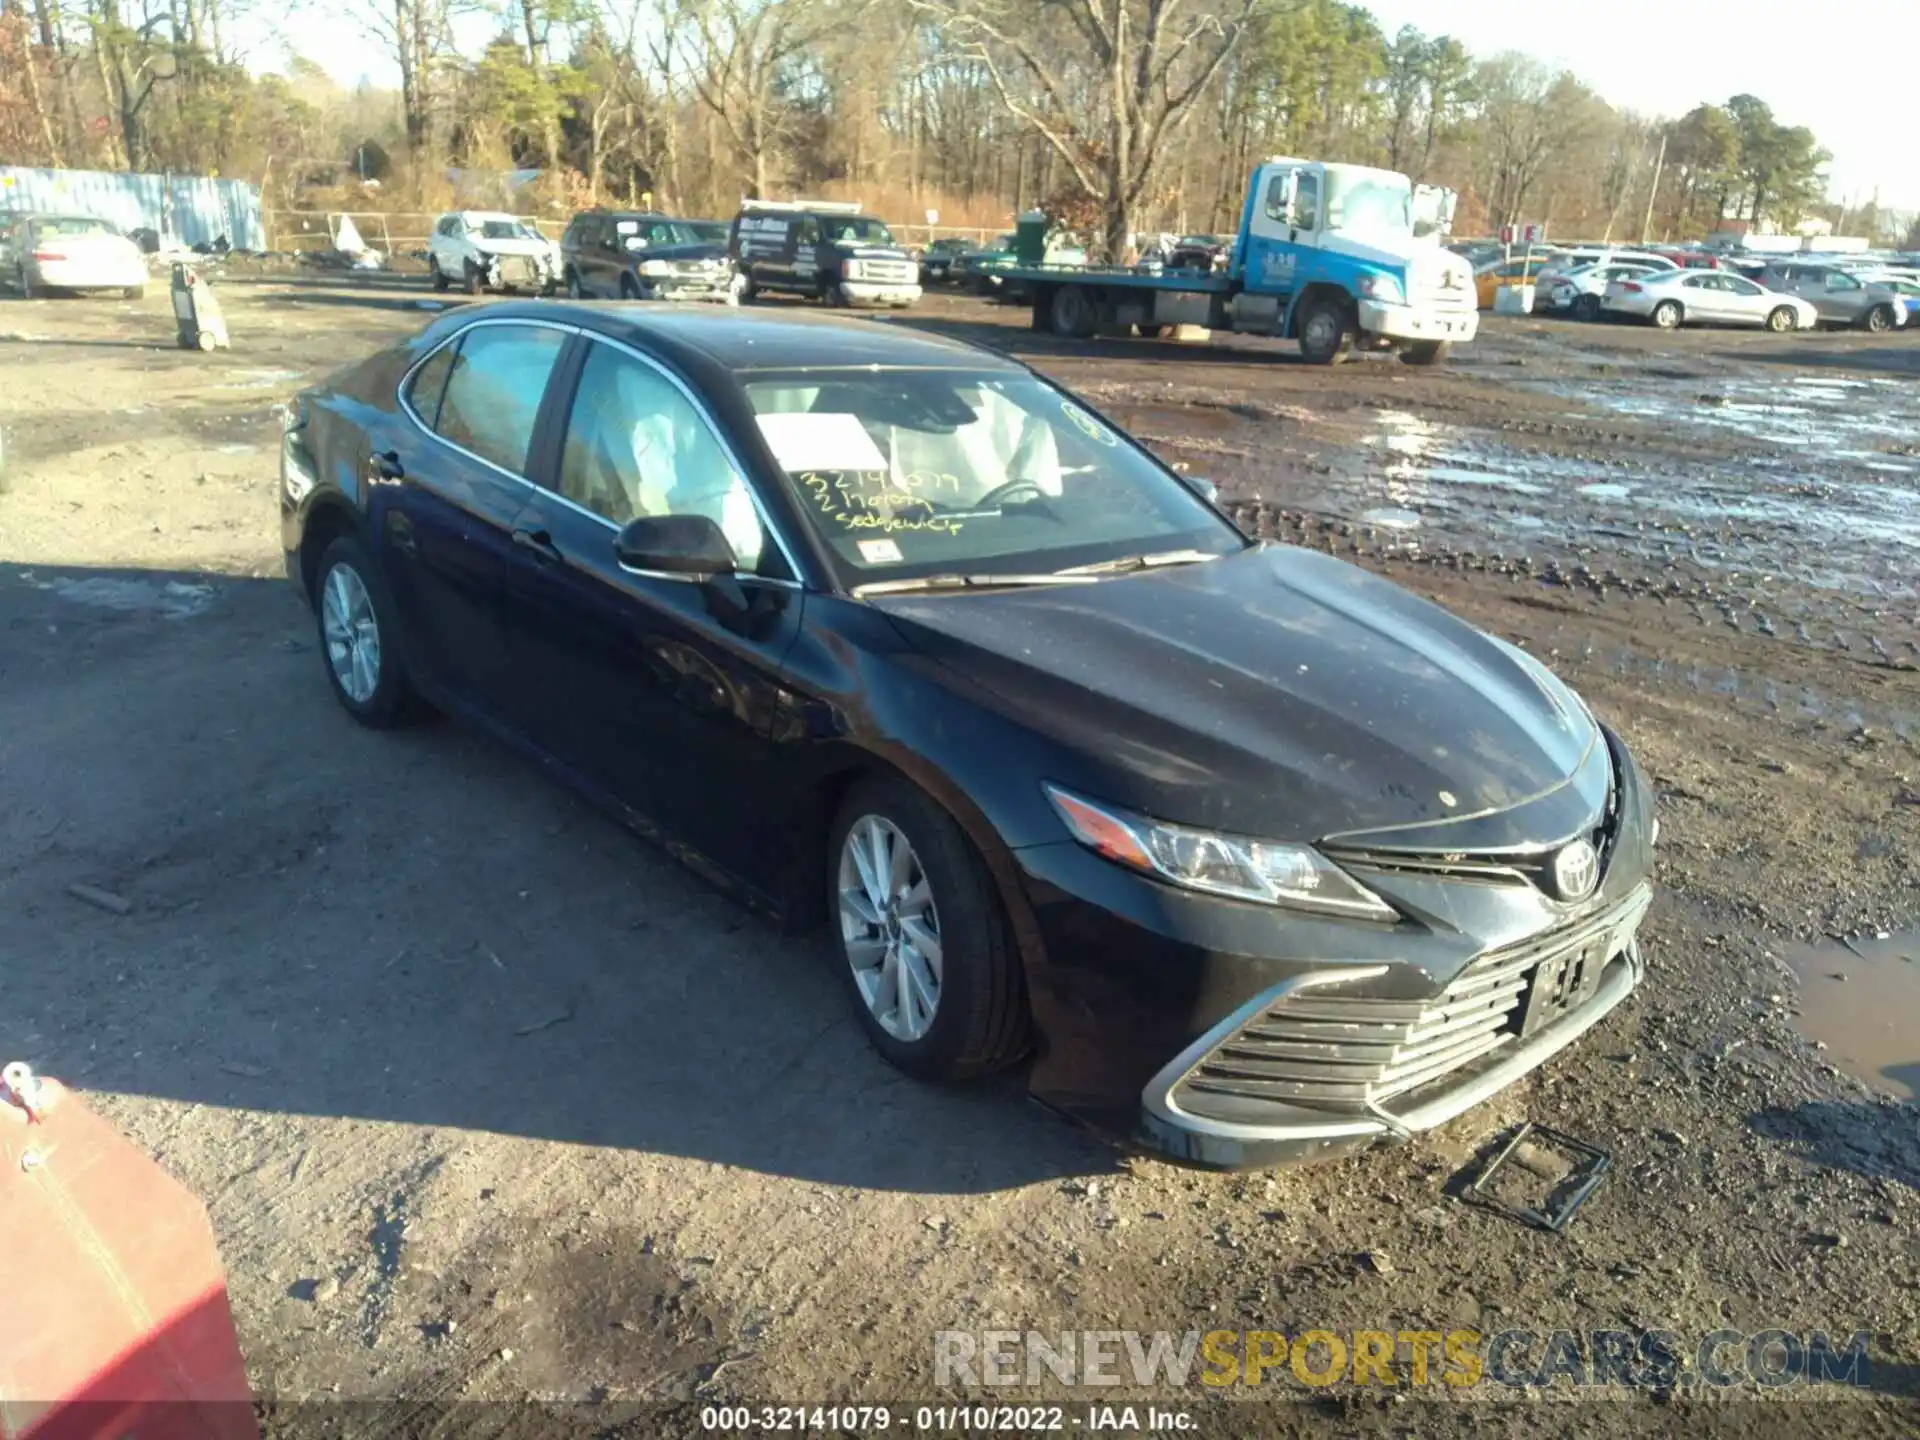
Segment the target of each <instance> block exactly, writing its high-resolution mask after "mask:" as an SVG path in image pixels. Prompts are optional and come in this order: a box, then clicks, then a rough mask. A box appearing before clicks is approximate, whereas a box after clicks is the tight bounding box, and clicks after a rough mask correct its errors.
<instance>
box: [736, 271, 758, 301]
mask: <svg viewBox="0 0 1920 1440" xmlns="http://www.w3.org/2000/svg"><path fill="white" fill-rule="evenodd" d="M759 298H760V287H759V286H758V285H756V284H755V283H754V280H753V272H752V271H751V270H743V271H742V272H741V275H740V303H741V304H742V305H751V304H753V302H754V301H756V300H758V299H759Z"/></svg>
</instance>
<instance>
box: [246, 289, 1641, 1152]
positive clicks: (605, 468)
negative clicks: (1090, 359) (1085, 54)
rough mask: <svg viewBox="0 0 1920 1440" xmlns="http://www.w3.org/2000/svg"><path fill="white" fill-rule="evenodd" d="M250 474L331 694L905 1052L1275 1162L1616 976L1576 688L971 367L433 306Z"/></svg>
mask: <svg viewBox="0 0 1920 1440" xmlns="http://www.w3.org/2000/svg"><path fill="white" fill-rule="evenodd" d="M281 459H282V465H281V492H280V506H281V521H282V527H283V541H284V548H285V550H286V563H287V572H288V574H289V576H290V577H291V579H292V581H293V583H294V584H295V585H296V586H297V587H298V589H299V591H300V593H301V595H302V596H303V597H304V598H305V599H306V600H307V601H308V602H309V603H310V604H311V606H312V608H313V611H314V613H315V616H316V625H317V628H318V635H319V641H320V646H319V653H320V656H321V658H322V660H323V662H324V664H323V669H324V675H325V679H326V683H327V684H328V685H329V686H330V687H331V689H332V691H333V693H334V695H335V697H336V698H337V700H338V701H339V703H340V705H341V706H343V707H344V708H345V710H346V711H347V713H348V714H349V715H351V716H352V717H353V718H354V719H355V720H357V721H359V722H361V723H362V724H365V725H369V726H376V727H377V726H389V725H394V724H397V723H400V722H402V721H403V720H405V719H407V718H408V717H409V716H411V715H414V714H416V713H418V712H419V711H420V710H421V709H422V708H423V707H432V708H437V709H440V710H443V711H447V712H450V713H453V714H455V715H458V716H460V717H462V718H463V719H465V720H467V721H468V722H470V723H473V724H476V725H479V726H481V727H484V728H485V729H487V730H490V731H492V732H494V733H496V734H497V735H499V736H501V737H502V738H503V739H505V740H506V741H507V742H508V743H510V744H512V745H514V746H516V747H518V748H520V749H522V750H523V751H525V752H527V753H528V754H530V755H532V756H535V757H537V758H538V759H539V760H540V761H541V762H542V763H543V764H545V765H546V766H547V767H548V768H550V769H551V770H553V771H554V772H556V773H557V774H559V775H560V776H562V777H564V778H565V779H566V780H567V781H568V782H569V783H571V784H572V785H574V786H576V787H577V788H578V789H580V790H581V791H583V792H585V793H586V794H587V795H588V796H590V797H591V798H592V799H594V800H595V801H597V802H599V803H600V804H602V805H604V806H605V807H606V808H608V809H609V810H610V811H612V812H613V813H614V814H615V815H617V816H618V817H620V818H621V819H622V820H624V821H625V822H626V823H627V824H629V825H631V826H632V827H633V828H634V829H636V830H638V831H640V832H641V833H643V834H646V835H648V836H651V837H655V838H657V839H660V840H662V841H663V842H665V843H666V844H667V845H668V846H669V848H670V849H671V850H672V852H673V853H674V854H676V855H678V856H680V857H681V858H683V859H685V860H686V861H688V862H689V863H690V864H692V865H693V866H694V867H695V868H696V869H697V870H698V871H699V872H700V873H701V874H703V875H705V876H708V877H710V878H712V879H715V880H717V881H719V882H721V883H723V884H724V885H726V886H727V887H729V888H730V889H732V890H733V891H735V892H736V893H737V894H739V895H740V896H741V897H743V898H744V899H746V900H747V901H749V902H751V903H754V904H757V905H759V906H761V907H763V908H765V909H766V910H769V911H771V912H773V913H774V914H775V915H776V916H778V917H780V918H781V919H782V920H783V921H784V922H785V923H787V924H788V925H790V926H793V927H795V928H796V929H806V928H811V927H824V928H825V929H826V930H827V932H828V933H829V935H830V936H831V940H832V944H833V948H834V951H835V960H834V964H835V968H836V969H837V971H838V973H839V975H840V976H841V978H842V980H843V981H844V984H845V988H846V992H847V996H848V999H849V1001H850V1003H851V1005H852V1007H853V1010H854V1012H855V1013H856V1014H857V1015H858V1017H859V1019H860V1022H861V1024H862V1025H863V1026H864V1028H865V1030H866V1033H867V1035H868V1037H869V1038H870V1039H871V1041H872V1043H873V1045H874V1046H875V1047H876V1048H877V1049H878V1050H879V1051H880V1053H881V1054H882V1055H884V1056H885V1057H886V1059H887V1060H889V1061H891V1062H892V1063H893V1064H895V1065H897V1066H899V1067H900V1068H901V1069H902V1070H905V1071H907V1072H909V1073H911V1074H913V1075H916V1076H920V1077H924V1078H926V1079H929V1080H952V1079H958V1078H961V1077H965V1076H969V1075H975V1074H979V1073H981V1072H985V1071H989V1070H994V1069H997V1068H1000V1067H1004V1066H1009V1065H1013V1064H1016V1063H1024V1064H1025V1065H1026V1066H1027V1074H1028V1084H1029V1086H1030V1088H1031V1089H1032V1091H1033V1092H1034V1094H1035V1095H1036V1096H1037V1097H1039V1098H1040V1099H1042V1100H1044V1101H1046V1102H1048V1103H1050V1104H1052V1105H1054V1106H1055V1107H1057V1108H1059V1109H1062V1110H1065V1111H1067V1112H1069V1113H1072V1114H1074V1115H1077V1116H1079V1117H1081V1118H1083V1119H1085V1120H1087V1121H1089V1122H1091V1123H1095V1124H1097V1125H1100V1126H1103V1127H1106V1128H1108V1129H1110V1130H1111V1129H1114V1128H1118V1129H1120V1130H1122V1131H1124V1132H1125V1133H1127V1134H1129V1135H1130V1136H1132V1137H1133V1138H1135V1139H1137V1140H1139V1141H1142V1142H1144V1143H1146V1144H1149V1145H1151V1146H1153V1147H1155V1148H1157V1149H1159V1150H1161V1151H1163V1152H1166V1153H1169V1154H1172V1155H1175V1156H1178V1157H1181V1158H1185V1159H1188V1160H1192V1161H1196V1162H1199V1163H1203V1164H1214V1165H1228V1166H1243V1165H1261V1164H1270V1163H1275V1162H1279V1161H1283V1160H1293V1159H1304V1158H1312V1157H1315V1156H1323V1155H1329V1154H1335V1153H1339V1152H1342V1151H1346V1150H1351V1149H1354V1148H1357V1147H1360V1146H1364V1145H1368V1144H1371V1143H1374V1142H1376V1141H1380V1140H1391V1139H1404V1138H1406V1137H1408V1136H1410V1135H1412V1134H1415V1133H1417V1132H1419V1131H1422V1130H1425V1129H1428V1128H1430V1127H1432V1126H1434V1125H1438V1124H1440V1123H1442V1122H1444V1121H1446V1120H1448V1119H1449V1118H1451V1117H1452V1116H1454V1115H1457V1114H1459V1113H1460V1112H1461V1111H1463V1110H1465V1109H1467V1108H1468V1107H1469V1106H1471V1105H1473V1104H1475V1103H1476V1102H1478V1101H1480V1100H1482V1099H1484V1098H1485V1097H1487V1096H1488V1095H1490V1094H1492V1093H1493V1092H1495V1091H1496V1090H1498V1089H1500V1088H1501V1087H1503V1086H1505V1085H1507V1084H1509V1083H1511V1082H1512V1081H1514V1080H1516V1079H1517V1078H1518V1077H1520V1076H1522V1075H1524V1074H1526V1073H1527V1072H1528V1071H1530V1070H1532V1069H1533V1068H1534V1067H1536V1066H1538V1065H1540V1064H1541V1063H1542V1062H1544V1061H1546V1060H1547V1059H1548V1058H1549V1057H1550V1056H1552V1055H1554V1054H1555V1053H1556V1052H1557V1051H1559V1050H1560V1049H1562V1048H1563V1047H1565V1046H1566V1045H1567V1044H1568V1043H1569V1042H1571V1041H1573V1040H1574V1039H1575V1038H1576V1037H1578V1036H1579V1035H1580V1034H1582V1033H1583V1032H1584V1031H1586V1030H1587V1029H1588V1028H1589V1027H1590V1026H1592V1025H1593V1024H1595V1022H1597V1021H1598V1020H1600V1019H1601V1017H1602V1016H1604V1015H1605V1014H1606V1013H1607V1012H1608V1011H1609V1010H1611V1009H1612V1008H1613V1007H1614V1006H1615V1005H1617V1004H1618V1003H1619V1002H1620V1001H1621V999H1622V998H1623V997H1624V996H1626V995H1627V994H1628V992H1629V991H1630V990H1631V989H1632V988H1633V987H1634V985H1635V984H1636V983H1637V982H1638V981H1639V980H1640V979H1641V977H1642V974H1643V970H1644V966H1643V962H1642V958H1641V953H1640V949H1639V945H1638V942H1637V939H1636V936H1637V933H1638V930H1639V926H1640V922H1641V918H1642V916H1643V915H1644V914H1645V912H1646V909H1647V906H1648V903H1649V899H1650V895H1651V886H1650V881H1649V876H1650V872H1651V869H1652V857H1653V841H1654V835H1655V822H1654V819H1653V816H1652V799H1651V795H1650V793H1649V790H1648V787H1647V785H1646V782H1645V781H1644V779H1643V778H1642V776H1641V774H1640V771H1639V770H1638V768H1637V767H1636V765H1635V763H1634V761H1633V759H1632V757H1631V756H1630V755H1629V753H1628V751H1627V749H1626V747H1625V746H1624V745H1623V744H1622V743H1621V741H1620V738H1619V737H1618V736H1617V735H1615V734H1614V733H1612V732H1611V731H1610V730H1609V729H1608V728H1607V727H1606V726H1605V725H1603V724H1602V723H1601V722H1600V721H1599V720H1597V719H1596V718H1595V717H1594V715H1593V712H1592V711H1591V710H1590V709H1589V708H1588V707H1587V706H1586V704H1585V703H1583V702H1582V700H1581V699H1580V698H1579V697H1578V696H1577V695H1575V694H1574V693H1573V692H1572V691H1571V690H1570V689H1568V687H1567V686H1566V685H1564V684H1562V683H1561V682H1560V680H1558V679H1557V678H1556V677H1555V676H1554V675H1553V673H1552V672H1551V671H1550V670H1549V669H1548V668H1547V667H1546V666H1544V665H1542V664H1541V663H1540V662H1539V661H1538V660H1536V659H1535V658H1534V657H1532V656H1531V655H1529V654H1527V653H1526V652H1525V651H1523V650H1521V649H1518V648H1516V647H1514V646H1512V645H1509V644H1507V643H1505V642H1503V641H1501V640H1499V639H1496V638H1494V637H1493V636H1490V635H1487V634H1485V633H1483V632H1481V631H1479V630H1476V629H1474V628H1473V627H1472V626H1470V625H1467V624H1465V623H1463V622H1462V621H1460V620H1458V619H1456V618H1455V617H1454V616H1452V615H1450V614H1449V613H1447V612H1446V611H1445V610H1443V609H1440V608H1438V607H1437V606H1435V605H1433V604H1430V603H1429V602H1427V601H1425V600H1422V599H1420V598H1418V597H1416V596H1414V595H1412V594H1410V593H1408V592H1407V591H1405V590H1402V589H1399V588H1397V587H1395V586H1394V585H1391V584H1389V583H1387V582H1386V581H1384V580H1381V579H1379V578H1376V577H1374V576H1372V575H1370V574H1368V573H1367V572H1365V571H1363V570H1361V569H1358V568H1356V567H1354V566H1351V565H1347V564H1344V563H1342V562H1340V561H1338V560H1335V559H1333V558H1331V557H1330V556H1327V555H1323V554H1320V553H1318V552H1316V551H1311V550H1302V549H1296V548H1292V547H1289V546H1285V545H1278V544H1271V543H1262V542H1258V541H1253V540H1249V539H1248V538H1247V537H1245V536H1244V535H1243V534H1241V533H1240V531H1239V530H1237V529H1236V528H1235V526H1234V525H1233V524H1232V523H1231V521H1230V520H1229V519H1228V518H1227V517H1226V516H1225V515H1224V514H1223V513H1222V512H1221V511H1220V510H1219V509H1218V508H1216V506H1215V505H1214V504H1213V502H1212V498H1211V496H1210V494H1209V493H1207V487H1206V486H1205V485H1204V484H1201V483H1197V482H1194V483H1190V482H1188V481H1186V480H1184V479H1183V478H1182V477H1181V476H1179V475H1177V474H1175V473H1174V472H1173V471H1171V470H1170V469H1168V468H1167V467H1166V466H1165V465H1163V464H1161V463H1160V462H1159V461H1158V460H1157V459H1155V458H1154V456H1153V455H1152V454H1150V453H1149V452H1148V451H1147V450H1145V449H1144V448H1143V447H1142V446H1140V445H1139V444H1138V443H1137V442H1135V441H1134V440H1133V439H1131V438H1130V437H1129V436H1127V435H1126V434H1125V433H1124V432H1123V431H1122V430H1120V429H1119V428H1118V427H1117V426H1115V425H1113V424H1112V423H1111V422H1109V421H1108V420H1107V419H1105V418H1104V417H1102V416H1101V415H1100V413H1099V412H1098V411H1097V410H1096V409H1095V408H1094V407H1092V406H1090V405H1088V404H1086V403H1085V402H1084V401H1082V400H1080V399H1078V398H1076V397H1075V396H1073V395H1072V394H1070V393H1068V392H1066V391H1065V390H1062V389H1061V388H1060V387H1058V386H1056V385H1054V384H1053V383H1051V382H1050V381H1048V380H1046V379H1043V378H1041V377H1040V376H1038V375H1036V374H1035V373H1034V372H1032V371H1031V370H1029V369H1027V368H1025V367H1024V366H1022V365H1020V364H1018V363H1015V362H1014V361H1012V360H1009V359H1006V358H1003V357H1001V356H999V355H996V354H993V353H990V352H987V351H984V350H980V349H976V348H974V347H971V346H967V345H963V344H960V343H957V342H954V341H949V340H945V339H940V338H935V337H932V336H929V335H926V334H923V333H920V332H917V331H914V330H912V329H909V328H906V327H904V326H898V325H889V324H879V323H874V322H869V321H862V320H851V319H843V318H831V317H825V316H822V317H814V316H794V315H781V314H774V313H759V312H738V313H734V312H725V313H718V314H716V313H714V312H712V311H711V310H707V311H701V310H697V309H693V310H689V309H684V308H680V307H675V306H647V307H638V306H619V305H608V306H597V305H567V306H563V307H562V306H555V305H552V304H543V303H537V302H519V303H505V304H500V305H493V306H488V307H485V308H479V307H475V308H467V309H463V310H459V311H455V312H452V313H449V314H447V315H445V316H442V317H441V318H439V319H438V320H436V321H435V322H433V323H432V324H431V325H429V326H428V327H427V328H426V329H425V330H424V331H422V332H421V333H420V334H419V335H417V336H415V337H414V338H412V339H410V340H407V341H405V342H403V343H400V344H397V345H394V346H393V347H391V348H390V349H387V350H385V351H382V352H380V353H379V354H376V355H374V356H372V357H371V358H369V359H367V360H366V361H364V362H362V363H360V364H358V365H356V366H354V367H352V368H350V369H348V370H346V371H344V372H343V373H341V374H339V375H336V376H334V377H333V378H332V379H330V380H329V381H328V382H326V383H325V384H323V385H320V386H318V387H317V388H314V389H312V390H309V391H307V392H305V393H303V394H302V395H301V396H300V397H299V398H298V400H297V402H296V403H295V404H294V406H293V407H291V411H290V415H289V419H288V423H287V429H286V434H285V439H284V444H283V447H282V457H281Z"/></svg>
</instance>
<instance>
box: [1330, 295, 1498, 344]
mask: <svg viewBox="0 0 1920 1440" xmlns="http://www.w3.org/2000/svg"><path fill="white" fill-rule="evenodd" d="M1360 328H1361V329H1362V330H1364V331H1366V332H1367V333H1368V334H1371V335H1386V336H1389V337H1391V338H1393V339H1396V340H1452V341H1456V342H1459V343H1465V342H1466V341H1469V340H1471V339H1473V337H1474V336H1475V335H1476V334H1478V333H1479V330H1480V315H1479V312H1478V311H1475V310H1428V309H1424V308H1422V307H1420V306H1415V305H1390V304H1388V303H1386V302H1385V301H1381V300H1362V301H1361V302H1360Z"/></svg>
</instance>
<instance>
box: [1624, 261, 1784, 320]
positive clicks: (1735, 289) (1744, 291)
mask: <svg viewBox="0 0 1920 1440" xmlns="http://www.w3.org/2000/svg"><path fill="white" fill-rule="evenodd" d="M1601 308H1602V309H1603V311H1605V312H1606V313H1608V314H1613V315H1628V316H1633V317H1636V318H1638V319H1643V320H1649V321H1651V322H1652V323H1653V324H1655V325H1658V326H1659V327H1660V328H1661V329H1662V330H1672V329H1676V328H1678V327H1679V326H1681V325H1692V324H1710V325H1764V326H1766V327H1767V328H1768V329H1769V330H1781V331H1785V330H1811V329H1812V328H1813V327H1814V326H1815V325H1816V324H1818V323H1819V318H1820V316H1819V312H1818V311H1817V310H1815V309H1814V308H1813V306H1812V305H1811V304H1809V303H1808V302H1807V301H1805V300H1802V299H1801V298H1800V297H1799V296H1797V295H1784V294H1781V293H1780V292H1778V291H1775V290H1768V289H1766V288H1765V287H1764V286H1760V285H1756V284H1754V283H1753V282H1752V281H1751V280H1747V279H1744V278H1743V277H1741V276H1739V275H1732V274H1729V273H1727V272H1726V271H1724V270H1657V271H1651V272H1649V273H1647V274H1645V275H1641V276H1638V277H1635V278H1633V279H1629V280H1610V281H1608V282H1607V289H1606V294H1605V296H1604V297H1603V299H1602V301H1601Z"/></svg>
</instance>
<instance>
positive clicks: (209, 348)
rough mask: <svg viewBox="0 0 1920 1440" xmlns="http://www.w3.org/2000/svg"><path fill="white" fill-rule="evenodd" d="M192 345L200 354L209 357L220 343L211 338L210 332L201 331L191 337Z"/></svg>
mask: <svg viewBox="0 0 1920 1440" xmlns="http://www.w3.org/2000/svg"><path fill="white" fill-rule="evenodd" d="M193 343H194V347H195V348H196V349H197V350H199V351H200V353H201V354H203V355H211V354H212V353H213V352H214V349H215V347H216V346H217V345H218V344H219V343H220V342H219V341H217V340H215V339H214V338H213V332H212V331H211V330H202V331H201V332H200V333H199V334H197V335H195V336H194V337H193Z"/></svg>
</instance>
